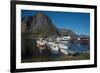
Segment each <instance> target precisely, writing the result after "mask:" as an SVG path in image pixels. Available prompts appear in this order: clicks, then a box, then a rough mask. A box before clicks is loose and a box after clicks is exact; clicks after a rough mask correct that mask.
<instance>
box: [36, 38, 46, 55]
mask: <svg viewBox="0 0 100 73" xmlns="http://www.w3.org/2000/svg"><path fill="white" fill-rule="evenodd" d="M36 43H37V45H36V46H37V47H38V48H39V50H40V53H41V52H42V50H44V49H45V47H46V41H45V40H43V39H42V38H41V39H39V40H37V41H36Z"/></svg>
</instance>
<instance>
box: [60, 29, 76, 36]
mask: <svg viewBox="0 0 100 73" xmlns="http://www.w3.org/2000/svg"><path fill="white" fill-rule="evenodd" d="M58 31H59V34H60V35H61V36H68V35H70V36H72V37H74V36H76V34H75V32H74V31H72V30H70V29H65V28H61V29H58Z"/></svg>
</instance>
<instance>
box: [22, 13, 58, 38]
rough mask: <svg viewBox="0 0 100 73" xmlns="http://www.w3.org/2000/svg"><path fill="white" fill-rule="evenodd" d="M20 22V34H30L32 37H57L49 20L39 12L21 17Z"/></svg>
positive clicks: (55, 30) (56, 31)
mask: <svg viewBox="0 0 100 73" xmlns="http://www.w3.org/2000/svg"><path fill="white" fill-rule="evenodd" d="M21 21H22V22H21V32H22V34H31V35H34V36H52V35H59V32H58V30H57V28H56V27H55V26H54V24H53V23H52V21H51V19H50V18H49V17H48V16H47V15H45V14H43V13H41V12H38V13H37V14H36V15H34V16H25V17H22V19H21Z"/></svg>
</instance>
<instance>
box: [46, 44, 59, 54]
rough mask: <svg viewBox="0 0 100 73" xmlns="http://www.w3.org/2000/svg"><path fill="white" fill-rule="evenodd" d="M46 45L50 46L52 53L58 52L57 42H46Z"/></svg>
mask: <svg viewBox="0 0 100 73" xmlns="http://www.w3.org/2000/svg"><path fill="white" fill-rule="evenodd" d="M47 45H48V46H49V47H50V48H51V50H52V53H54V54H58V53H59V47H58V44H56V43H54V42H48V43H47Z"/></svg>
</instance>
